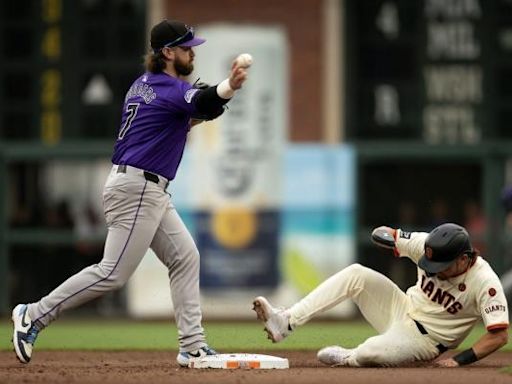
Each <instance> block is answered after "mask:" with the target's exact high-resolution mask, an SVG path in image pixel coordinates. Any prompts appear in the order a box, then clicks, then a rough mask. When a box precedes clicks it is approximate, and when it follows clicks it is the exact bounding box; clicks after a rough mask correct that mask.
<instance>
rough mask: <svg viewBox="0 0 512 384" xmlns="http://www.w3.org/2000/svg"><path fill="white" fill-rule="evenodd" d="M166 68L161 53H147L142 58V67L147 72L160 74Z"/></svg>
mask: <svg viewBox="0 0 512 384" xmlns="http://www.w3.org/2000/svg"><path fill="white" fill-rule="evenodd" d="M166 66H167V62H166V60H165V57H164V54H163V53H162V51H158V52H157V53H154V52H149V53H148V54H146V55H145V56H144V67H145V68H146V71H148V72H151V73H160V72H163V70H164V69H165V67H166Z"/></svg>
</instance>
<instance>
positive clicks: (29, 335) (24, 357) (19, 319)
mask: <svg viewBox="0 0 512 384" xmlns="http://www.w3.org/2000/svg"><path fill="white" fill-rule="evenodd" d="M27 309H28V306H27V305H26V304H18V305H17V306H16V307H14V309H13V310H12V317H11V318H12V323H13V326H14V331H13V334H12V343H13V345H14V352H16V357H18V360H19V361H20V362H22V363H24V364H26V363H28V362H30V358H31V357H32V348H33V347H34V343H35V341H36V339H37V334H38V333H39V329H37V327H36V326H35V325H34V323H32V320H31V319H30V316H29V314H28V313H27Z"/></svg>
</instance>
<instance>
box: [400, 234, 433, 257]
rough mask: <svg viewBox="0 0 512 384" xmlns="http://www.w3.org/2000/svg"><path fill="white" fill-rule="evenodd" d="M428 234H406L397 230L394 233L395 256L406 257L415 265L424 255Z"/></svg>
mask: <svg viewBox="0 0 512 384" xmlns="http://www.w3.org/2000/svg"><path fill="white" fill-rule="evenodd" d="M427 236H428V233H425V232H406V231H402V230H401V229H397V230H396V233H395V255H396V256H400V257H408V258H409V259H411V260H412V261H413V262H414V263H415V264H418V260H419V259H420V258H421V257H422V256H423V254H424V253H425V239H426V238H427Z"/></svg>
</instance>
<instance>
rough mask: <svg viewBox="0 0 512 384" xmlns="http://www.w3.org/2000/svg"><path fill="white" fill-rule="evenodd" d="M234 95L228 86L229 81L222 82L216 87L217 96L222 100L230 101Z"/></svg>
mask: <svg viewBox="0 0 512 384" xmlns="http://www.w3.org/2000/svg"><path fill="white" fill-rule="evenodd" d="M234 94H235V91H234V89H232V88H231V87H230V86H229V79H226V80H223V81H222V82H220V84H219V85H217V95H219V97H221V98H223V99H231V98H232V97H233V95H234Z"/></svg>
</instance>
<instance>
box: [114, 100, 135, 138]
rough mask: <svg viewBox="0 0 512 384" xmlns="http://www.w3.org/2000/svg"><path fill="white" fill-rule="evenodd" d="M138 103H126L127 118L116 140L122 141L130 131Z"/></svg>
mask: <svg viewBox="0 0 512 384" xmlns="http://www.w3.org/2000/svg"><path fill="white" fill-rule="evenodd" d="M139 105H140V103H128V105H127V106H126V112H128V117H127V118H126V121H125V122H124V125H123V127H122V128H121V129H120V131H119V135H118V136H117V138H118V140H122V139H123V138H124V136H125V135H126V132H128V130H129V129H130V127H131V125H132V122H133V119H135V116H137V111H138V110H139Z"/></svg>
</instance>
